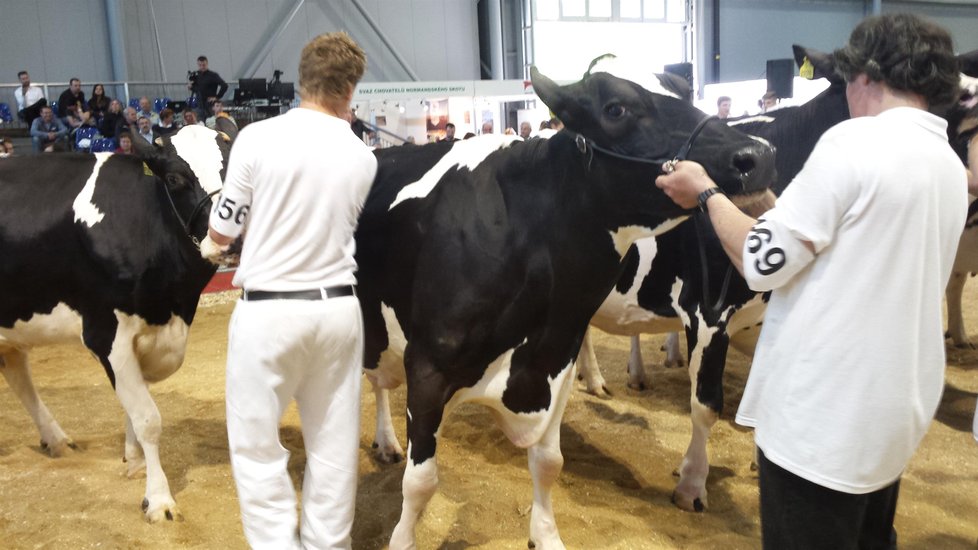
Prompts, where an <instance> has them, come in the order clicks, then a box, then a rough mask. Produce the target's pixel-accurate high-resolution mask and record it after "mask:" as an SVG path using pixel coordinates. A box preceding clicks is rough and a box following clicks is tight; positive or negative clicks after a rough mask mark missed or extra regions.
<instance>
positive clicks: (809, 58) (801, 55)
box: [791, 44, 843, 82]
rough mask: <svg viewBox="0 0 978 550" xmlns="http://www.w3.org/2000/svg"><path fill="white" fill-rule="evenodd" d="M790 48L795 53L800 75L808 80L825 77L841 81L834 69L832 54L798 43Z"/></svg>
mask: <svg viewBox="0 0 978 550" xmlns="http://www.w3.org/2000/svg"><path fill="white" fill-rule="evenodd" d="M791 49H792V51H793V52H794V54H795V63H797V64H798V69H799V73H800V74H801V76H805V77H806V78H808V79H809V80H818V79H819V78H827V79H828V80H829V81H830V82H842V81H843V79H842V75H840V74H838V73H837V72H836V70H835V58H834V57H832V54H830V53H825V52H820V51H818V50H813V49H811V48H806V47H804V46H799V45H798V44H794V45H792V46H791ZM809 71H810V72H809ZM806 73H807V74H806Z"/></svg>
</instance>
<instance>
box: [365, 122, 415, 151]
mask: <svg viewBox="0 0 978 550" xmlns="http://www.w3.org/2000/svg"><path fill="white" fill-rule="evenodd" d="M359 120H360V123H361V124H363V127H364V128H366V129H368V130H370V131H372V132H376V133H378V134H386V135H388V136H390V137H392V138H394V139H396V140H399V141H400V142H401V143H400V144H401V145H403V144H405V143H407V142H408V140H407V138H405V137H401V136H399V135H397V134H395V133H394V132H390V131H388V130H385V129H383V128H380V127H378V126H374V125H373V124H370V123H369V122H367V121H366V120H363V119H359Z"/></svg>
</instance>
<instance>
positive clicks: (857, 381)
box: [737, 108, 968, 494]
mask: <svg viewBox="0 0 978 550" xmlns="http://www.w3.org/2000/svg"><path fill="white" fill-rule="evenodd" d="M946 130H947V123H946V122H945V121H944V120H943V119H940V118H938V117H936V116H934V115H931V114H929V113H927V112H925V111H922V110H920V109H912V108H896V109H889V110H887V111H884V112H883V113H881V114H879V115H877V116H874V117H861V118H856V119H851V120H848V121H845V122H842V123H840V124H838V125H837V126H835V127H833V128H832V129H830V130H829V131H828V132H826V133H825V135H824V136H823V137H822V138H821V140H819V142H818V144H817V145H816V147H815V150H814V151H813V152H812V155H811V157H810V158H809V160H808V162H807V163H806V164H805V167H804V168H803V169H802V171H801V172H800V173H799V174H798V176H797V177H796V178H795V179H794V181H792V183H791V185H789V186H788V188H787V189H786V190H785V192H784V194H783V195H782V196H781V197H780V198H779V199H778V201H777V205H776V207H775V208H774V209H772V210H771V211H769V212H768V213H767V214H765V215H764V216H763V217H762V220H764V221H761V222H759V223H758V225H756V226H755V228H754V230H752V233H751V236H750V237H749V238H748V242H747V243H746V245H745V250H744V266H745V275H746V276H747V281H748V284H749V285H750V287H751V288H752V289H754V290H769V289H771V288H773V289H774V291H773V293H772V295H771V300H770V303H769V305H768V308H767V312H766V314H765V318H764V326H763V329H762V331H761V336H760V340H759V342H758V345H757V351H756V355H755V356H754V363H753V366H752V368H751V372H750V376H749V377H748V380H747V387H746V389H745V391H744V396H743V399H742V400H741V403H740V410H739V411H738V413H737V422H738V423H739V424H743V425H746V426H753V427H755V428H756V430H755V440H756V442H757V446H758V447H759V448H761V450H763V451H764V454H765V455H766V456H767V457H768V458H769V459H770V460H771V461H772V462H774V463H775V464H777V465H779V466H781V467H782V468H785V469H786V470H788V471H790V472H792V473H794V474H796V475H798V476H800V477H802V478H805V479H807V480H809V481H812V482H814V483H817V484H819V485H822V486H824V487H828V488H830V489H834V490H837V491H842V492H846V493H852V494H864V493H869V492H872V491H875V490H878V489H881V488H883V487H885V486H887V485H889V484H890V483H892V482H893V481H895V480H896V479H898V478H899V476H900V475H901V473H902V472H903V470H904V468H906V466H907V463H908V462H909V461H910V458H911V456H912V455H913V453H914V450H915V449H916V448H917V445H918V444H919V443H920V441H921V439H922V438H923V437H924V433H925V432H926V431H927V427H928V426H929V424H930V422H931V420H932V419H933V418H934V414H935V412H936V410H937V406H938V404H939V402H940V398H941V392H942V391H943V388H944V366H945V358H944V334H943V328H942V326H943V325H942V323H943V316H942V313H941V303H942V299H943V295H944V288H945V286H946V284H947V281H948V277H949V276H950V273H951V265H952V263H953V261H954V256H955V253H956V250H957V246H958V239H959V237H960V235H961V231H962V229H963V227H964V220H965V215H966V211H967V208H968V197H967V184H966V176H965V171H964V167H963V166H962V164H961V161H960V160H959V159H958V158H957V156H956V155H955V154H954V152H953V151H952V150H951V148H950V146H949V145H948V143H947V134H946ZM793 240H794V241H795V242H796V243H797V240H804V241H809V242H811V243H812V244H813V245H814V248H815V253H816V255H815V256H812V255H811V253H810V252H807V250H804V249H803V248H802V249H799V248H798V247H797V246H794V245H793V244H792V242H791V241H793ZM806 254H807V255H806ZM785 271H788V272H789V273H788V275H789V276H785V274H784V272H785ZM792 271H793V273H791V272H792Z"/></svg>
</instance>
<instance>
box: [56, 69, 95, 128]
mask: <svg viewBox="0 0 978 550" xmlns="http://www.w3.org/2000/svg"><path fill="white" fill-rule="evenodd" d="M68 82H69V83H68V89H67V90H65V91H63V92H61V96H60V97H58V118H60V119H61V121H62V122H64V123H65V126H67V127H68V129H69V130H72V129H75V128H79V127H81V126H83V125H91V124H95V121H94V120H93V119H92V113H91V110H90V109H89V108H88V102H87V101H85V92H83V91H82V89H81V80H79V79H77V78H72V79H71V80H69V81H68Z"/></svg>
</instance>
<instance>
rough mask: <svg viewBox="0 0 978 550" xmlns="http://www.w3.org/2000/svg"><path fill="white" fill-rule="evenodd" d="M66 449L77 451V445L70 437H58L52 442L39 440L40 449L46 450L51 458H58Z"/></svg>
mask: <svg viewBox="0 0 978 550" xmlns="http://www.w3.org/2000/svg"><path fill="white" fill-rule="evenodd" d="M68 449H72V450H75V451H77V450H78V445H75V442H74V441H72V440H71V439H60V440H58V441H55V442H53V443H48V442H47V441H44V440H43V439H42V440H41V450H42V451H44V452H46V453H47V454H48V456H50V457H51V458H59V457H62V456H64V455H65V454H66V453H67V452H68Z"/></svg>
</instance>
